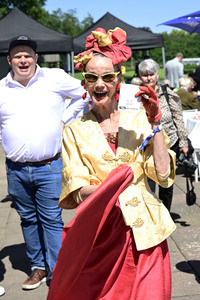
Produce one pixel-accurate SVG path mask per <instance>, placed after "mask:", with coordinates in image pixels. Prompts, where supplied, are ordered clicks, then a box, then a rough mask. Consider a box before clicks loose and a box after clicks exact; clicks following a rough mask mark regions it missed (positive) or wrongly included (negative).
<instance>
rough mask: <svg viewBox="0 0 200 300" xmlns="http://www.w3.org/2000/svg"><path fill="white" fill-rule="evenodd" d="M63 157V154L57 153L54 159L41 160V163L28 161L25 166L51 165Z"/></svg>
mask: <svg viewBox="0 0 200 300" xmlns="http://www.w3.org/2000/svg"><path fill="white" fill-rule="evenodd" d="M60 156H61V153H57V154H56V155H55V156H54V157H51V158H48V159H45V160H41V161H26V162H25V164H27V165H31V166H37V165H49V164H50V163H51V162H52V161H53V160H57V159H58V158H59V157H60Z"/></svg>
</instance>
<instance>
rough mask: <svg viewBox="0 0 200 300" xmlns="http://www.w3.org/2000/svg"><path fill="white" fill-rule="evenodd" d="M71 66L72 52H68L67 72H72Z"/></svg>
mask: <svg viewBox="0 0 200 300" xmlns="http://www.w3.org/2000/svg"><path fill="white" fill-rule="evenodd" d="M70 67H71V64H70V54H69V53H67V73H68V74H70V71H71V70H70Z"/></svg>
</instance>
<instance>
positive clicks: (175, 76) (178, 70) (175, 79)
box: [165, 52, 184, 89]
mask: <svg viewBox="0 0 200 300" xmlns="http://www.w3.org/2000/svg"><path fill="white" fill-rule="evenodd" d="M182 60H183V54H182V53H181V52H179V53H177V54H176V56H175V58H173V59H171V60H169V61H167V62H166V64H165V77H166V79H169V80H170V82H171V87H172V89H174V88H176V87H179V78H180V77H182V76H183V75H184V74H183V64H182V63H181V62H182Z"/></svg>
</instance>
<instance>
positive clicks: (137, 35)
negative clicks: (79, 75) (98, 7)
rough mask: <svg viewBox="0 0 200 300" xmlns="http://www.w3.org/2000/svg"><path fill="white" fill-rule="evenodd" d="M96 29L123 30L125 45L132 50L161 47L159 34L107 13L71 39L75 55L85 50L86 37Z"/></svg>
mask: <svg viewBox="0 0 200 300" xmlns="http://www.w3.org/2000/svg"><path fill="white" fill-rule="evenodd" d="M98 27H102V28H104V29H105V30H106V31H107V30H109V29H114V28H115V27H120V28H122V29H123V30H125V31H126V34H127V43H126V45H127V46H129V47H130V48H131V49H132V50H142V49H152V48H160V47H163V36H162V35H161V34H155V33H151V32H148V31H146V30H142V29H138V28H136V27H133V26H131V25H129V24H127V23H125V22H123V21H121V20H120V19H118V18H116V17H115V16H113V15H111V14H110V13H109V12H107V13H106V14H105V15H104V16H103V17H102V18H101V19H99V20H98V21H97V22H96V23H93V24H92V25H91V26H90V27H89V28H88V29H87V30H86V31H84V32H83V33H82V34H80V35H78V36H77V37H75V38H74V39H73V43H74V52H75V53H78V52H81V51H84V50H85V40H86V37H87V36H88V35H89V34H90V33H91V31H92V30H95V29H97V28H98Z"/></svg>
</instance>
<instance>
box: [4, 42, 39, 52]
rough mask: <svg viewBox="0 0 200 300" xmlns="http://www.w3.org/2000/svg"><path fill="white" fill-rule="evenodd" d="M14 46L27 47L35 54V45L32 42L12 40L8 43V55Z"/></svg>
mask: <svg viewBox="0 0 200 300" xmlns="http://www.w3.org/2000/svg"><path fill="white" fill-rule="evenodd" d="M16 46H28V47H30V48H32V49H33V51H34V52H36V49H37V43H36V42H35V41H32V40H14V41H12V42H11V43H10V45H9V49H8V53H10V51H11V50H12V49H13V48H15V47H16Z"/></svg>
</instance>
